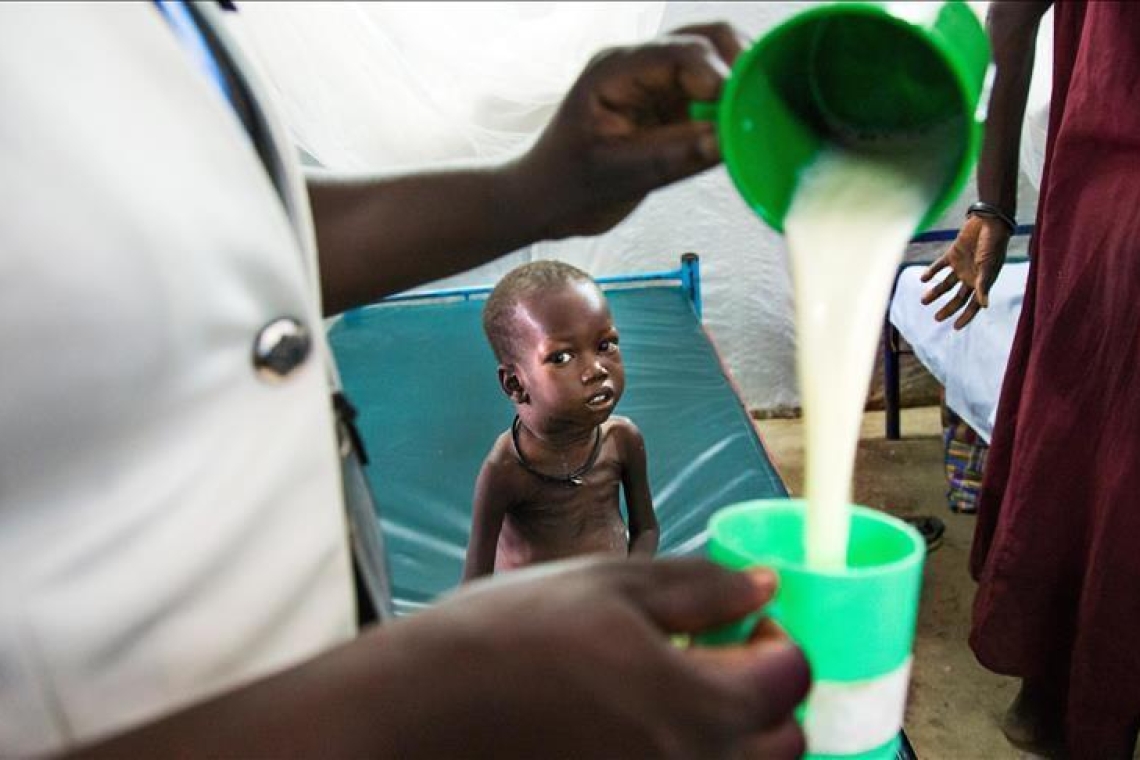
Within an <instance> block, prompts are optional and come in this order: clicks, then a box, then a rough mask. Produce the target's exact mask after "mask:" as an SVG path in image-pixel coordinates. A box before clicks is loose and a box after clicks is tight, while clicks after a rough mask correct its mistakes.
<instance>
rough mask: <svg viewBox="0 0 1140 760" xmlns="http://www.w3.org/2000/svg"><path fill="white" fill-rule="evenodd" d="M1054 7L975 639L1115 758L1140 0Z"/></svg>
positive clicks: (1133, 576) (1133, 679) (1132, 474)
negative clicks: (1050, 697) (1026, 254)
mask: <svg viewBox="0 0 1140 760" xmlns="http://www.w3.org/2000/svg"><path fill="white" fill-rule="evenodd" d="M1054 13H1055V18H1054V25H1055V54H1054V74H1053V98H1052V104H1051V110H1050V115H1049V139H1048V143H1047V148H1046V155H1045V170H1044V175H1043V177H1042V184H1041V197H1040V204H1039V206H1038V216H1037V230H1036V236H1035V239H1034V241H1033V243H1032V252H1033V255H1032V263H1031V265H1030V273H1029V283H1028V287H1027V290H1026V294H1025V302H1024V306H1023V310H1022V314H1021V321H1020V322H1019V324H1018V327H1017V334H1016V338H1015V339H1014V344H1013V351H1012V353H1011V355H1010V360H1009V365H1008V369H1007V370H1006V377H1005V383H1004V385H1003V388H1002V395H1001V402H1000V404H999V408H998V419H997V425H996V427H995V430H994V436H993V446H992V448H991V450H990V454H989V461H988V462H987V466H986V474H985V481H984V484H983V488H982V495H981V502H980V506H979V515H978V525H977V530H976V533H975V538H974V546H973V556H972V557H971V570H972V572H973V574H974V577H975V578H976V579H977V580H978V582H979V584H980V585H979V587H978V594H977V597H976V599H975V602H974V620H973V630H972V632H971V636H970V644H971V646H972V648H973V650H974V652H975V653H976V655H977V657H978V660H979V661H980V662H981V663H982V664H983V665H985V666H986V667H987V668H989V669H991V670H994V671H996V672H998V673H1004V674H1007V675H1014V676H1020V677H1029V678H1046V679H1051V680H1052V682H1054V683H1057V682H1060V683H1062V684H1063V683H1064V681H1065V680H1067V681H1068V687H1069V701H1068V706H1067V714H1066V733H1067V741H1068V744H1069V748H1070V752H1071V753H1072V754H1073V755H1074V756H1075V757H1096V758H1101V757H1111V756H1117V755H1118V754H1119V753H1121V752H1123V751H1125V750H1124V749H1123V748H1122V745H1121V742H1122V741H1123V738H1122V737H1125V736H1128V735H1129V733H1130V732H1132V731H1134V730H1135V728H1136V726H1137V724H1138V721H1140V3H1132V2H1120V3H1116V2H1111V3H1109V2H1093V3H1089V4H1087V5H1085V4H1077V3H1057V4H1056V6H1055V10H1054ZM1130 754H1131V753H1130V751H1129V755H1130Z"/></svg>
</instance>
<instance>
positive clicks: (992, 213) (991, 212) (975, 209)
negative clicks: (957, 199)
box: [966, 201, 1017, 234]
mask: <svg viewBox="0 0 1140 760" xmlns="http://www.w3.org/2000/svg"><path fill="white" fill-rule="evenodd" d="M975 215H977V216H986V217H990V218H993V219H1000V220H1001V221H1002V223H1004V224H1005V226H1006V227H1009V231H1010V233H1011V234H1012V233H1014V232H1017V222H1016V221H1015V220H1014V218H1013V217H1012V216H1010V215H1009V214H1007V213H1005V212H1004V211H1002V210H1001V209H1000V208H998V207H997V206H995V205H994V204H992V203H986V202H985V201H978V202H977V203H973V204H971V205H970V207H969V208H968V209H966V216H975Z"/></svg>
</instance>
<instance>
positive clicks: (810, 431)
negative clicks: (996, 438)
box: [784, 137, 944, 569]
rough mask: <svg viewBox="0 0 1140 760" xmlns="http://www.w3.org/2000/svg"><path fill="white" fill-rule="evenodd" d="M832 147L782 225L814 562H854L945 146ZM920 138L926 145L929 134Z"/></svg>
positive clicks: (807, 177)
mask: <svg viewBox="0 0 1140 760" xmlns="http://www.w3.org/2000/svg"><path fill="white" fill-rule="evenodd" d="M928 139H929V140H930V142H929V146H925V145H918V144H916V143H915V142H911V143H909V144H906V145H896V146H890V147H888V146H885V145H879V146H876V147H875V150H874V151H873V152H862V151H858V152H857V151H855V150H851V149H848V148H842V147H838V146H833V147H829V148H827V149H825V150H824V151H823V152H821V153H820V155H819V157H818V158H817V159H816V160H815V162H814V163H813V164H811V165H810V166H809V167H808V168H807V169H806V170H805V171H804V172H803V174H802V175H801V177H800V180H799V184H798V186H797V188H796V194H795V197H794V198H793V199H792V204H791V207H790V209H789V211H788V214H787V217H786V218H785V221H784V230H785V233H786V235H787V241H788V252H789V256H790V258H791V268H792V280H793V284H794V291H795V302H796V307H795V309H796V312H795V314H796V334H797V349H796V359H797V374H798V375H799V383H800V395H801V403H802V405H803V415H804V431H805V487H804V492H805V493H804V496H805V497H806V500H807V525H806V529H805V547H804V549H805V559H806V560H807V563H808V565H809V566H810V567H815V568H820V569H826V568H842V567H844V566H845V565H846V559H847V556H846V555H847V541H848V534H849V530H850V507H849V505H850V504H851V501H852V476H853V473H854V469H855V450H856V447H857V445H858V441H859V429H860V425H861V422H862V417H863V408H864V402H865V399H866V395H867V388H868V385H869V384H870V379H871V371H872V369H873V367H874V360H875V349H876V346H877V342H878V339H879V335H880V330H881V326H882V320H883V314H884V310H885V308H886V305H887V299H888V297H889V295H890V289H891V283H892V282H893V281H894V275H895V271H896V269H897V267H898V265H899V263H900V261H901V260H902V256H903V252H904V250H905V248H906V245H907V242H908V241H909V240H910V237H911V235H912V234H913V233H914V231H915V229H917V227H918V225H919V222H920V221H921V219H922V217H923V216H925V214H926V212H927V210H928V209H929V208H930V204H931V201H932V200H933V199H934V197H935V196H936V194H937V190H938V182H939V179H940V178H942V177H943V176H944V174H943V171H942V170H943V169H944V165H941V166H940V164H941V162H939V161H938V160H937V157H938V156H939V153H940V151H939V150H938V146H939V145H941V143H940V142H939V141H938V139H937V138H936V137H930V138H928ZM922 142H923V143H925V142H926V140H923V141H922Z"/></svg>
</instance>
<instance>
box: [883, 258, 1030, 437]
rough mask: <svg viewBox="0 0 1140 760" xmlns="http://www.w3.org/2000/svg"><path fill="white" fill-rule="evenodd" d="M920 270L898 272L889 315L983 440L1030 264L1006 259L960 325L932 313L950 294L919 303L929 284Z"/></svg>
mask: <svg viewBox="0 0 1140 760" xmlns="http://www.w3.org/2000/svg"><path fill="white" fill-rule="evenodd" d="M924 269H925V265H922V266H918V265H916V266H910V267H907V268H906V269H904V270H903V271H902V272H901V273H900V274H899V280H898V288H897V290H896V291H895V295H894V297H893V298H892V299H891V307H890V320H891V324H893V325H894V326H895V327H896V328H897V329H898V331H899V333H900V334H901V335H902V337H903V338H904V339H905V340H906V342H907V343H909V344H910V345H911V346H912V347H913V348H914V353H915V356H916V357H918V360H919V361H920V362H922V363H923V365H924V366H925V367H926V368H927V369H928V370H930V373H931V374H932V375H934V377H935V379H937V380H938V381H939V382H940V383H942V385H943V386H944V387H945V388H946V405H947V406H949V407H950V408H951V409H953V410H954V412H955V413H957V414H958V416H959V417H961V418H962V419H963V420H965V421H966V423H967V424H968V425H969V426H970V427H972V428H973V429H974V430H975V431H977V433H978V435H980V436H981V437H982V438H984V439H985V440H986V442H987V443H988V442H989V440H990V436H991V435H992V434H993V428H994V419H995V417H996V416H997V404H998V396H999V394H1000V393H1001V383H1002V376H1003V375H1004V374H1005V365H1006V362H1007V361H1008V360H1009V350H1010V347H1011V346H1012V344H1013V333H1014V329H1015V328H1016V327H1017V320H1018V317H1019V316H1020V315H1021V302H1022V299H1023V297H1024V294H1025V281H1026V276H1027V274H1028V272H1029V263H1028V262H1020V263H1012V264H1006V265H1005V267H1003V268H1002V271H1001V274H1000V275H999V276H998V279H997V282H996V283H995V284H994V287H993V290H992V291H991V293H990V306H989V308H988V309H982V311H981V312H979V314H978V315H977V316H976V317H974V321H973V322H971V323H970V324H969V325H968V326H967V327H966V328H965V329H964V330H955V329H954V328H953V320H952V319H951V320H948V321H946V322H942V323H939V322H935V321H934V314H935V312H937V311H938V309H939V308H940V307H941V306H942V304H943V303H945V302H946V301H948V300H950V297H951V294H952V292H953V291H952V292H951V294H947V295H945V296H943V297H942V298H941V299H939V300H938V301H936V302H935V303H933V304H931V305H930V306H923V305H922V302H921V299H922V294H923V292H924V291H926V290H927V289H928V288H929V287H930V285H929V284H927V283H923V282H921V281H920V280H919V276H920V275H921V274H922V272H923V270H924Z"/></svg>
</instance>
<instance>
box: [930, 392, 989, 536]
mask: <svg viewBox="0 0 1140 760" xmlns="http://www.w3.org/2000/svg"><path fill="white" fill-rule="evenodd" d="M942 447H943V451H944V452H945V457H944V464H945V467H946V502H947V504H948V505H949V507H950V511H951V512H962V513H966V514H973V513H975V512H977V511H978V493H979V492H980V491H981V488H982V473H983V472H984V471H985V466H986V454H987V452H989V449H990V447H989V446H987V445H986V442H985V441H984V440H982V438H981V436H979V435H978V434H977V433H975V432H974V430H973V428H971V427H970V426H969V425H967V424H966V423H965V421H964V420H962V418H961V417H959V416H958V415H956V414H954V412H953V411H951V409H950V408H949V407H948V406H946V405H945V404H943V405H942Z"/></svg>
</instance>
